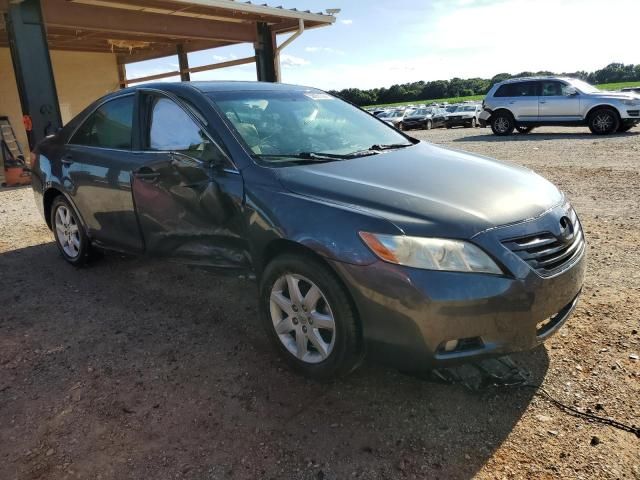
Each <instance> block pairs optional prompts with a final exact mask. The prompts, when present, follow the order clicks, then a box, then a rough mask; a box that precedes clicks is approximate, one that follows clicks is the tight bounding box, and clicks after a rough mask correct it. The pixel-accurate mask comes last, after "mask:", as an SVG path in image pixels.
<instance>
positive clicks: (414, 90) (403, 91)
mask: <svg viewBox="0 0 640 480" xmlns="http://www.w3.org/2000/svg"><path fill="white" fill-rule="evenodd" d="M533 75H556V74H555V73H553V72H548V71H540V72H520V73H518V74H517V75H511V74H509V73H499V74H498V75H495V76H493V77H492V78H489V79H487V78H466V79H463V78H452V79H451V80H434V81H431V82H425V81H422V80H420V81H418V82H411V83H403V84H396V85H391V86H390V87H389V88H384V87H383V88H372V89H370V90H360V89H359V88H345V89H343V90H340V91H336V90H332V91H330V93H332V94H333V95H336V96H338V97H341V98H344V99H345V100H348V101H350V102H352V103H355V104H356V105H376V104H384V103H395V102H413V101H418V100H431V99H436V98H452V97H467V96H470V95H485V94H486V93H487V92H488V91H489V89H490V88H491V87H492V86H493V85H494V84H495V83H498V82H501V81H503V80H506V79H508V78H514V77H529V76H533ZM560 75H562V76H568V77H575V78H580V79H582V80H586V81H587V82H589V83H592V84H599V83H614V82H632V81H636V80H637V81H639V82H640V64H638V65H633V64H630V65H625V64H624V63H611V64H609V65H607V66H606V67H604V68H602V69H600V70H596V71H595V72H585V71H578V72H572V73H567V72H565V73H561V74H560Z"/></svg>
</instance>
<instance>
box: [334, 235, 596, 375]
mask: <svg viewBox="0 0 640 480" xmlns="http://www.w3.org/2000/svg"><path fill="white" fill-rule="evenodd" d="M500 248H502V246H500ZM505 256H506V257H510V258H509V262H513V264H514V265H516V268H515V269H514V274H513V275H512V274H505V275H500V276H498V275H485V274H477V273H457V272H441V271H430V270H420V269H415V268H409V267H403V266H398V265H393V264H389V263H385V262H382V261H380V262H377V263H374V264H372V265H368V266H362V265H360V266H356V265H350V264H342V263H334V267H335V268H336V269H337V270H338V272H339V273H340V275H341V276H342V277H343V279H344V280H345V283H346V284H347V285H348V286H349V288H350V290H351V293H352V295H353V297H354V300H355V303H356V305H357V308H358V312H359V315H360V318H361V320H362V324H363V335H364V338H365V342H366V345H367V349H368V355H369V356H371V357H373V358H374V359H376V360H379V361H382V362H383V363H386V364H389V365H392V366H395V367H397V368H401V369H405V370H420V369H425V368H429V367H433V366H436V365H446V364H453V363H460V362H463V361H467V360H469V359H474V358H479V357H486V356H496V355H503V354H507V353H511V352H517V351H523V350H529V349H532V348H534V347H535V346H537V345H539V344H540V343H542V342H544V341H545V340H546V339H547V338H549V337H550V336H551V335H553V334H554V333H555V332H556V331H557V330H558V329H559V328H560V327H561V326H562V325H563V324H564V322H565V321H566V320H567V319H568V318H569V316H570V315H571V313H572V312H573V309H574V308H575V306H576V303H577V300H578V297H579V295H580V291H581V289H582V284H583V279H584V274H585V268H586V260H585V253H584V247H583V248H581V251H580V252H579V255H578V256H576V257H575V258H574V259H573V260H572V262H571V264H570V265H569V266H567V268H565V269H564V270H562V271H561V272H560V273H558V274H556V275H553V276H549V277H546V278H545V277H542V276H540V275H539V274H538V273H537V272H536V271H535V270H533V269H532V268H531V267H530V266H529V265H527V264H526V263H524V262H523V261H522V260H521V259H520V258H511V257H515V255H513V253H512V252H506V253H505ZM509 269H510V268H509Z"/></svg>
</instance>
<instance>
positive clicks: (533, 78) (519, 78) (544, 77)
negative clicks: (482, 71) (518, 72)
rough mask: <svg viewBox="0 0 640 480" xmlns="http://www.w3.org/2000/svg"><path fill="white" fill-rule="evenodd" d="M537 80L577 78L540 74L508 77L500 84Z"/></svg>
mask: <svg viewBox="0 0 640 480" xmlns="http://www.w3.org/2000/svg"><path fill="white" fill-rule="evenodd" d="M536 80H575V78H571V77H558V76H556V75H547V76H544V75H539V76H534V77H517V78H508V79H506V80H503V81H502V82H500V83H499V84H498V85H502V84H506V83H516V82H530V81H536Z"/></svg>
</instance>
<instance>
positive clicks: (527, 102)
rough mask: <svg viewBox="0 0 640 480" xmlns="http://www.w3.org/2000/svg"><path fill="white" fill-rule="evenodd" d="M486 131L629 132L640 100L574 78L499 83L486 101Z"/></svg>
mask: <svg viewBox="0 0 640 480" xmlns="http://www.w3.org/2000/svg"><path fill="white" fill-rule="evenodd" d="M482 105H483V108H484V111H483V112H482V114H481V115H480V124H481V125H482V126H484V125H486V124H489V125H490V126H491V129H492V130H493V133H495V134H496V135H510V134H511V133H513V130H514V129H517V130H518V131H519V132H520V133H528V132H530V131H531V129H533V128H534V127H536V126H540V125H561V126H578V125H587V126H588V127H589V129H590V130H591V132H592V133H595V134H599V135H604V134H610V133H614V132H626V131H627V130H629V129H631V128H632V127H633V126H634V125H637V124H638V123H639V122H640V95H637V94H634V93H621V92H606V91H602V90H599V89H598V88H596V87H594V86H593V85H589V84H588V83H586V82H584V81H582V80H578V79H575V78H566V77H531V78H516V79H510V80H505V81H504V82H500V83H497V84H495V85H494V86H493V87H492V88H491V90H489V93H487V96H486V98H485V99H484V102H483V104H482Z"/></svg>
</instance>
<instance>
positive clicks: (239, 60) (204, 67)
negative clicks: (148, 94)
mask: <svg viewBox="0 0 640 480" xmlns="http://www.w3.org/2000/svg"><path fill="white" fill-rule="evenodd" d="M255 61H256V57H245V58H237V59H235V60H229V61H227V62H220V63H212V64H209V65H202V66H200V67H192V68H188V69H187V70H186V72H188V73H198V72H207V71H209V70H217V69H220V68H227V67H235V66H237V65H245V64H247V63H253V62H255ZM180 74H181V72H180V71H179V70H174V71H171V72H165V73H157V74H155V75H147V76H145V77H138V78H130V79H128V80H126V84H127V85H132V84H134V83H141V82H150V81H151V80H161V79H163V78H169V77H177V76H179V75H180Z"/></svg>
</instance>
